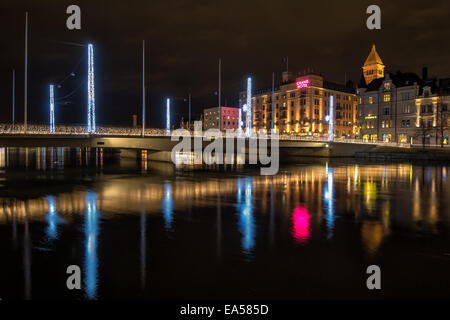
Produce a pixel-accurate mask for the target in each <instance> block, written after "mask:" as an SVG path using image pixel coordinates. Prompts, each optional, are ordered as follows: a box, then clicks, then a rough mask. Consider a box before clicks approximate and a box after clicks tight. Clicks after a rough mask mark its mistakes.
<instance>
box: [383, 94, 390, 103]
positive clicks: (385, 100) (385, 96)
mask: <svg viewBox="0 0 450 320" xmlns="http://www.w3.org/2000/svg"><path fill="white" fill-rule="evenodd" d="M388 101H391V95H390V94H385V95H384V102H388Z"/></svg>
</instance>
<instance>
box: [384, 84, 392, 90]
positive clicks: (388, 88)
mask: <svg viewBox="0 0 450 320" xmlns="http://www.w3.org/2000/svg"><path fill="white" fill-rule="evenodd" d="M389 90H391V84H390V83H389V82H385V83H384V91H389Z"/></svg>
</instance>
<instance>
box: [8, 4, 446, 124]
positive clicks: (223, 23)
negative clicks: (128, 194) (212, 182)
mask: <svg viewBox="0 0 450 320" xmlns="http://www.w3.org/2000/svg"><path fill="white" fill-rule="evenodd" d="M0 3H1V4H0V7H1V10H0V26H1V28H0V37H1V39H2V46H1V50H0V94H1V104H0V106H1V112H0V121H1V122H6V121H10V120H11V90H12V89H11V77H12V75H11V70H12V69H13V68H15V69H16V111H17V113H16V119H17V121H23V73H24V24H25V11H27V10H28V11H29V21H30V42H29V46H30V51H29V117H28V118H29V122H33V123H38V122H39V123H47V122H48V103H47V101H48V85H49V84H50V83H55V84H58V83H61V82H62V81H63V80H64V79H66V77H67V76H68V75H69V74H70V73H71V72H72V71H74V73H75V76H74V77H68V78H67V79H66V80H64V81H63V83H62V85H61V88H58V89H57V90H56V93H55V94H56V96H57V98H58V97H63V96H65V95H69V97H68V98H66V99H61V100H59V103H58V105H57V108H56V122H57V124H59V123H82V124H85V123H86V99H87V98H86V92H85V91H86V90H85V88H86V85H85V84H86V69H87V59H86V52H87V48H86V47H82V46H79V45H74V44H87V43H88V42H92V43H93V44H94V46H95V47H94V50H95V55H96V56H95V68H96V79H95V83H96V100H97V101H96V103H97V119H98V123H100V124H103V125H106V124H111V125H131V116H132V114H138V115H139V117H140V110H141V59H142V57H141V43H142V40H143V39H145V40H146V43H147V51H146V53H147V54H146V64H147V65H146V81H147V105H148V109H147V113H148V118H147V122H148V123H149V125H150V126H160V127H162V126H163V123H164V122H163V120H164V97H166V96H171V97H179V98H180V99H178V100H175V101H174V112H175V114H174V116H175V120H176V121H177V122H178V121H179V119H180V118H181V117H182V116H185V118H186V117H187V103H185V102H184V101H183V100H182V99H181V98H184V97H187V95H188V93H189V92H190V93H192V99H193V100H192V105H193V117H194V116H195V117H198V116H199V114H200V112H201V110H202V109H203V108H206V107H212V106H216V105H217V103H218V98H217V96H216V95H214V93H215V92H216V91H217V90H218V59H219V58H222V66H223V69H222V85H223V90H222V91H223V94H222V99H223V100H222V101H223V104H224V103H225V99H227V102H228V105H230V106H237V103H238V93H239V91H241V90H243V89H244V88H245V87H244V79H245V77H246V76H248V75H252V76H254V81H255V86H256V87H257V88H261V87H269V86H271V77H272V72H275V73H276V81H278V80H279V79H280V78H281V75H280V73H281V71H283V69H284V68H285V66H284V64H283V62H282V60H283V57H284V56H289V70H290V71H294V72H297V71H302V70H306V69H308V68H309V69H313V70H314V71H317V72H321V73H322V74H323V75H324V76H325V78H326V79H327V80H329V81H335V82H340V83H343V82H344V79H347V80H353V81H354V82H355V83H356V82H358V81H359V78H360V76H361V66H362V64H363V62H364V60H365V58H366V57H367V55H368V54H369V51H370V48H371V45H372V44H373V43H375V44H376V47H377V50H378V53H379V54H380V56H381V58H382V59H383V62H384V63H385V64H386V65H387V69H388V71H391V72H396V71H397V70H401V71H411V72H416V73H418V74H420V71H421V68H422V67H423V66H428V68H429V75H430V76H437V77H450V63H449V57H450V42H449V39H450V1H436V0H433V1H392V0H388V1H361V0H355V1H300V0H297V1H284V0H276V1H275V0H273V1H248V0H239V1H234V0H228V1H211V0H208V1H201V0H195V1H180V0H179V1H169V0H164V1H151V0H145V1H138V0H128V1H125V0H116V1H114V0H107V1H103V0H102V1H100V0H89V1H78V0H77V1H73V0H71V1H64V0H52V1H51V0H33V1H22V0H0ZM71 4H77V5H79V6H80V7H81V19H82V22H81V30H75V31H70V30H68V29H67V28H66V19H67V17H68V15H67V14H66V8H67V6H68V5H71ZM370 4H377V5H379V6H380V7H381V16H382V21H381V27H382V29H381V30H377V31H371V30H368V29H367V28H366V18H367V15H366V13H365V12H366V8H367V6H368V5H370ZM66 102H67V103H68V104H66Z"/></svg>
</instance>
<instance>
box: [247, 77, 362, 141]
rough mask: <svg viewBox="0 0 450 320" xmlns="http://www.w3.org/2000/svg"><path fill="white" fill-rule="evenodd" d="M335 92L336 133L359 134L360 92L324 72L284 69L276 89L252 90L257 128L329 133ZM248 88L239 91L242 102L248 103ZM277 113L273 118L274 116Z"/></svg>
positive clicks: (304, 133)
mask: <svg viewBox="0 0 450 320" xmlns="http://www.w3.org/2000/svg"><path fill="white" fill-rule="evenodd" d="M331 95H333V96H334V119H335V120H334V132H335V137H352V138H353V137H355V136H357V135H358V129H359V127H358V125H357V123H356V106H357V101H356V94H355V88H354V86H353V84H352V83H351V82H349V83H347V85H342V84H337V83H333V82H330V81H326V80H325V79H324V77H323V76H322V75H321V74H317V73H313V72H308V73H305V74H301V75H298V76H297V78H296V79H294V78H293V77H292V74H290V73H287V72H283V78H282V83H281V84H280V85H278V86H277V87H276V88H275V89H274V101H273V107H274V110H273V111H272V88H268V89H261V90H257V91H255V92H253V94H252V109H253V112H252V115H253V119H252V123H253V130H254V131H258V130H261V129H266V130H268V131H270V130H271V128H272V124H273V128H274V129H278V130H279V132H280V133H281V134H291V135H309V136H322V137H325V136H328V119H329V107H330V96H331ZM246 97H247V92H244V91H243V92H241V93H240V94H239V106H240V107H242V106H243V105H244V104H246V103H247V98H246ZM272 117H273V119H272Z"/></svg>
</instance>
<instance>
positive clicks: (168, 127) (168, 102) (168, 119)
mask: <svg viewBox="0 0 450 320" xmlns="http://www.w3.org/2000/svg"><path fill="white" fill-rule="evenodd" d="M166 134H167V135H170V99H169V98H167V105H166Z"/></svg>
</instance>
